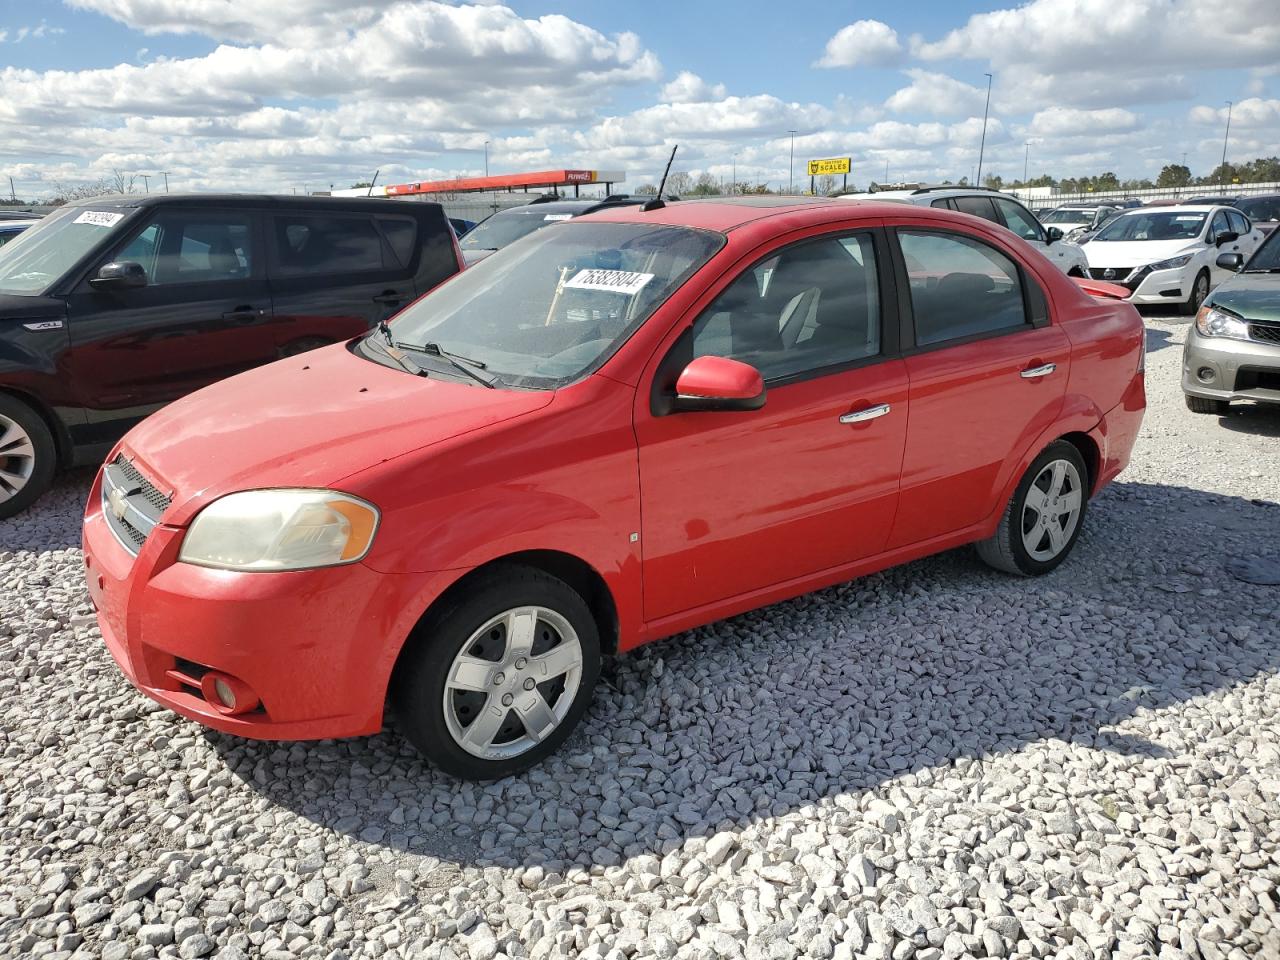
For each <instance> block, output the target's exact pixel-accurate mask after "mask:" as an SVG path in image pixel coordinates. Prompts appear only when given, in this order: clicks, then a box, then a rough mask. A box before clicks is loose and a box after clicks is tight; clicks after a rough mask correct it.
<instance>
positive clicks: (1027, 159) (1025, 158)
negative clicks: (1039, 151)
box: [1022, 140, 1031, 189]
mask: <svg viewBox="0 0 1280 960" xmlns="http://www.w3.org/2000/svg"><path fill="white" fill-rule="evenodd" d="M1023 146H1024V147H1026V148H1027V149H1026V152H1024V153H1023V155H1022V187H1023V189H1026V186H1027V171H1028V168H1029V167H1030V165H1031V141H1030V140H1028V141H1027V142H1026V143H1024V144H1023Z"/></svg>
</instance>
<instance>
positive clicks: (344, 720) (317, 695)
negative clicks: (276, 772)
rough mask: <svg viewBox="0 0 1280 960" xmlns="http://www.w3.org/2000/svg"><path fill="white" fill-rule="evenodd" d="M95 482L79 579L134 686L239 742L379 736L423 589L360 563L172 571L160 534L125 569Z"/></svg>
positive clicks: (174, 549) (168, 534)
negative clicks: (223, 700) (235, 684)
mask: <svg viewBox="0 0 1280 960" xmlns="http://www.w3.org/2000/svg"><path fill="white" fill-rule="evenodd" d="M101 483H102V477H101V474H99V476H98V478H97V479H96V480H95V481H94V485H93V489H92V491H91V492H90V495H89V506H88V508H87V510H86V513H85V520H84V563H85V579H86V580H87V582H88V587H89V594H90V597H91V599H92V601H93V605H94V609H95V610H96V612H97V617H98V625H99V627H100V628H101V630H102V636H103V639H104V640H105V641H106V646H107V649H108V651H109V652H110V653H111V656H112V657H113V658H114V659H115V661H116V663H117V664H118V665H119V666H120V669H121V670H122V671H123V672H124V674H125V676H126V677H127V678H128V679H129V681H130V682H131V683H133V685H134V686H136V687H137V688H138V689H139V690H141V691H142V692H143V693H144V694H146V695H147V696H148V697H150V698H151V699H153V700H155V701H157V702H158V703H161V704H163V705H164V706H166V707H168V708H169V709H171V710H173V711H174V712H175V713H179V714H181V715H182V716H184V717H188V718H189V719H192V720H196V721H198V722H199V723H202V724H205V725H207V726H210V727H213V728H215V729H217V730H222V731H224V732H226V733H233V734H237V735H239V736H243V737H253V738H256V739H269V740H313V739H321V738H329V737H347V736H359V735H365V734H371V733H376V732H378V731H379V730H380V729H381V728H382V713H383V705H384V702H385V699H386V691H387V684H388V682H389V679H390V674H391V669H392V668H393V666H394V664H395V658H396V656H397V655H398V653H399V650H400V648H401V646H402V645H403V643H404V640H405V638H406V637H407V635H408V632H409V631H410V630H411V629H412V626H413V624H414V622H416V619H417V616H418V614H420V613H421V611H422V610H423V609H425V606H418V604H419V603H425V601H424V599H423V597H422V589H423V582H422V580H423V578H418V577H414V578H412V582H410V578H409V577H407V576H405V575H397V574H383V573H378V572H377V571H375V570H372V569H370V568H369V567H367V566H365V565H363V564H360V563H355V564H348V565H346V566H340V567H328V568H323V569H319V570H305V571H290V572H282V573H237V572H234V571H227V570H212V569H208V568H204V567H197V566H193V565H191V564H186V563H178V562H177V555H178V550H179V547H180V546H181V541H182V536H183V533H184V531H183V530H182V529H179V528H176V527H170V526H166V525H164V524H163V523H161V524H160V525H159V526H157V527H155V529H154V530H153V531H152V532H151V534H150V536H149V537H148V538H147V540H146V542H145V543H143V544H142V546H141V549H140V550H139V552H138V555H137V556H136V557H134V556H132V555H131V554H130V553H129V552H128V551H127V550H125V549H124V547H123V546H122V545H121V543H120V541H119V540H117V539H116V537H115V535H113V533H112V532H111V530H110V529H109V528H108V526H107V522H106V520H105V519H104V517H103V514H102V507H101ZM428 589H429V585H428ZM414 611H416V613H415V612H414ZM208 671H217V672H218V673H220V674H225V675H228V676H230V677H233V678H235V679H236V680H238V681H240V682H241V683H242V684H244V685H246V686H247V687H248V688H249V689H251V690H252V692H253V693H254V694H256V696H257V699H258V700H259V701H260V705H259V706H258V707H257V708H255V709H253V710H251V711H249V712H247V713H242V714H228V713H226V712H224V710H223V709H219V707H218V705H216V704H215V703H214V702H211V701H210V700H208V699H206V698H205V696H204V694H203V693H202V691H201V687H200V680H201V678H202V677H203V675H204V673H206V672H208Z"/></svg>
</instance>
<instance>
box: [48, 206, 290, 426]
mask: <svg viewBox="0 0 1280 960" xmlns="http://www.w3.org/2000/svg"><path fill="white" fill-rule="evenodd" d="M259 231H260V226H259V219H258V215H257V213H256V212H255V211H253V210H249V209H227V208H226V207H219V208H217V209H216V210H215V209H213V208H210V207H203V206H198V207H190V208H183V207H177V206H168V205H165V206H160V207H156V208H154V212H153V213H152V214H151V216H150V217H149V218H148V219H146V220H145V221H143V222H141V223H140V224H139V225H138V226H137V227H136V228H135V229H134V230H133V231H132V232H131V233H130V235H129V236H128V237H127V238H126V239H124V240H123V242H122V243H121V244H120V245H118V246H117V247H115V248H114V249H113V250H112V251H111V253H110V254H108V255H107V256H105V257H103V258H102V259H101V261H100V262H99V263H98V264H95V266H94V268H93V269H92V270H90V271H89V273H88V275H87V276H86V277H85V278H84V279H83V280H81V282H80V284H79V285H78V286H77V287H76V289H75V290H74V291H73V292H72V294H71V295H70V296H69V297H68V302H67V307H68V327H69V334H70V342H71V350H70V353H69V356H68V363H69V365H70V381H71V383H72V384H73V390H74V391H75V392H76V394H77V395H78V396H79V397H80V399H81V401H82V403H83V405H84V407H85V408H86V409H87V411H88V413H89V423H88V425H87V427H86V431H87V432H86V435H85V436H83V437H77V438H76V440H77V442H78V443H93V442H105V441H107V440H110V439H113V438H114V437H115V436H116V435H118V433H119V432H121V431H122V430H123V429H125V428H127V426H128V425H130V424H131V423H133V422H135V421H137V420H140V419H142V417H144V416H146V415H147V414H149V413H151V412H152V411H153V410H156V409H157V408H159V407H160V406H162V405H163V404H166V403H169V402H170V401H172V400H176V399H178V398H179V397H181V396H184V395H185V394H188V393H190V392H191V391H193V390H196V389H199V388H200V387H203V386H205V385H206V384H209V383H213V382H214V381H216V380H220V379H222V378H224V377H229V376H231V375H232V374H235V373H239V372H240V371H242V370H247V369H249V368H250V367H254V366H257V365H258V364H261V363H266V362H268V361H270V360H274V359H275V358H276V353H275V341H274V336H273V333H272V328H271V299H270V294H269V291H268V289H267V281H266V271H265V267H264V265H263V259H264V258H263V256H262V249H261V247H262V245H261V237H260V232H259ZM112 260H116V261H120V260H132V261H135V262H138V263H140V264H142V266H143V269H144V271H145V272H146V274H147V285H146V286H145V287H141V288H135V289H128V290H112V291H99V290H95V289H93V287H92V286H91V285H90V284H89V278H90V277H93V276H96V275H97V272H98V269H99V268H100V267H101V266H102V264H104V263H107V262H110V261H112Z"/></svg>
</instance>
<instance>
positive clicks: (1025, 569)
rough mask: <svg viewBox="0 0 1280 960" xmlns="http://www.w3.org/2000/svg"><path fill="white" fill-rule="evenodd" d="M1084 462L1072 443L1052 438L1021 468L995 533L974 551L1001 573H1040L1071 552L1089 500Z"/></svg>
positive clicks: (1026, 574)
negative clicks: (1039, 452) (1024, 470)
mask: <svg viewBox="0 0 1280 960" xmlns="http://www.w3.org/2000/svg"><path fill="white" fill-rule="evenodd" d="M1088 476H1089V471H1088V468H1087V467H1085V463H1084V458H1083V457H1081V456H1080V451H1079V450H1077V449H1076V448H1075V446H1074V445H1072V444H1070V443H1067V442H1066V441H1065V440H1058V441H1055V442H1054V443H1051V444H1050V445H1049V446H1048V447H1047V448H1046V449H1045V451H1044V452H1043V453H1041V454H1040V456H1038V457H1036V459H1035V460H1034V461H1033V462H1032V464H1031V466H1030V467H1028V468H1027V472H1026V473H1025V474H1023V476H1022V480H1021V481H1020V482H1019V483H1018V488H1017V489H1016V490H1015V491H1014V492H1013V496H1012V497H1011V498H1010V499H1009V505H1008V506H1007V507H1006V508H1005V511H1004V516H1003V517H1001V518H1000V525H999V526H998V527H997V528H996V532H995V536H993V537H991V538H990V539H989V540H983V541H981V542H979V543H978V544H977V548H978V556H980V557H981V558H982V559H983V560H984V561H985V562H986V563H987V564H989V565H990V566H992V567H995V568H996V569H997V570H1003V571H1004V572H1005V573H1014V574H1021V575H1022V576H1027V577H1030V576H1039V575H1040V574H1043V573H1048V572H1049V571H1050V570H1052V569H1053V568H1054V567H1056V566H1057V565H1058V564H1060V563H1061V562H1062V561H1063V560H1065V559H1066V558H1067V554H1069V553H1070V552H1071V548H1072V547H1074V546H1075V543H1076V538H1077V537H1079V536H1080V528H1081V526H1082V525H1083V523H1084V513H1085V508H1086V507H1087V506H1088V500H1089V487H1088Z"/></svg>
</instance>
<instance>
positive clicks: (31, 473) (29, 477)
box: [0, 394, 58, 520]
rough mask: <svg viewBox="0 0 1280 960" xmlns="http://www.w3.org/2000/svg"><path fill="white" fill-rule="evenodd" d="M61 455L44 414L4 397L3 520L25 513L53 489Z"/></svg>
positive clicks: (0, 435) (0, 399)
mask: <svg viewBox="0 0 1280 960" xmlns="http://www.w3.org/2000/svg"><path fill="white" fill-rule="evenodd" d="M57 456H58V451H57V447H56V446H55V445H54V442H53V434H52V433H51V432H50V431H49V427H48V426H47V425H46V424H45V422H44V420H43V419H41V417H40V414H38V413H36V412H35V411H34V410H32V409H31V408H30V407H29V406H27V405H26V404H25V403H23V402H21V401H20V400H16V399H14V398H13V397H10V396H6V395H4V394H0V520H3V519H5V518H6V517H12V516H14V515H15V514H18V513H21V512H22V511H23V510H25V509H27V507H29V506H31V504H32V503H34V502H35V500H36V498H37V497H39V496H40V495H41V494H42V493H44V492H45V491H46V490H48V489H49V485H50V484H51V483H52V482H53V471H54V466H55V463H54V461H55V460H56V459H57Z"/></svg>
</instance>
